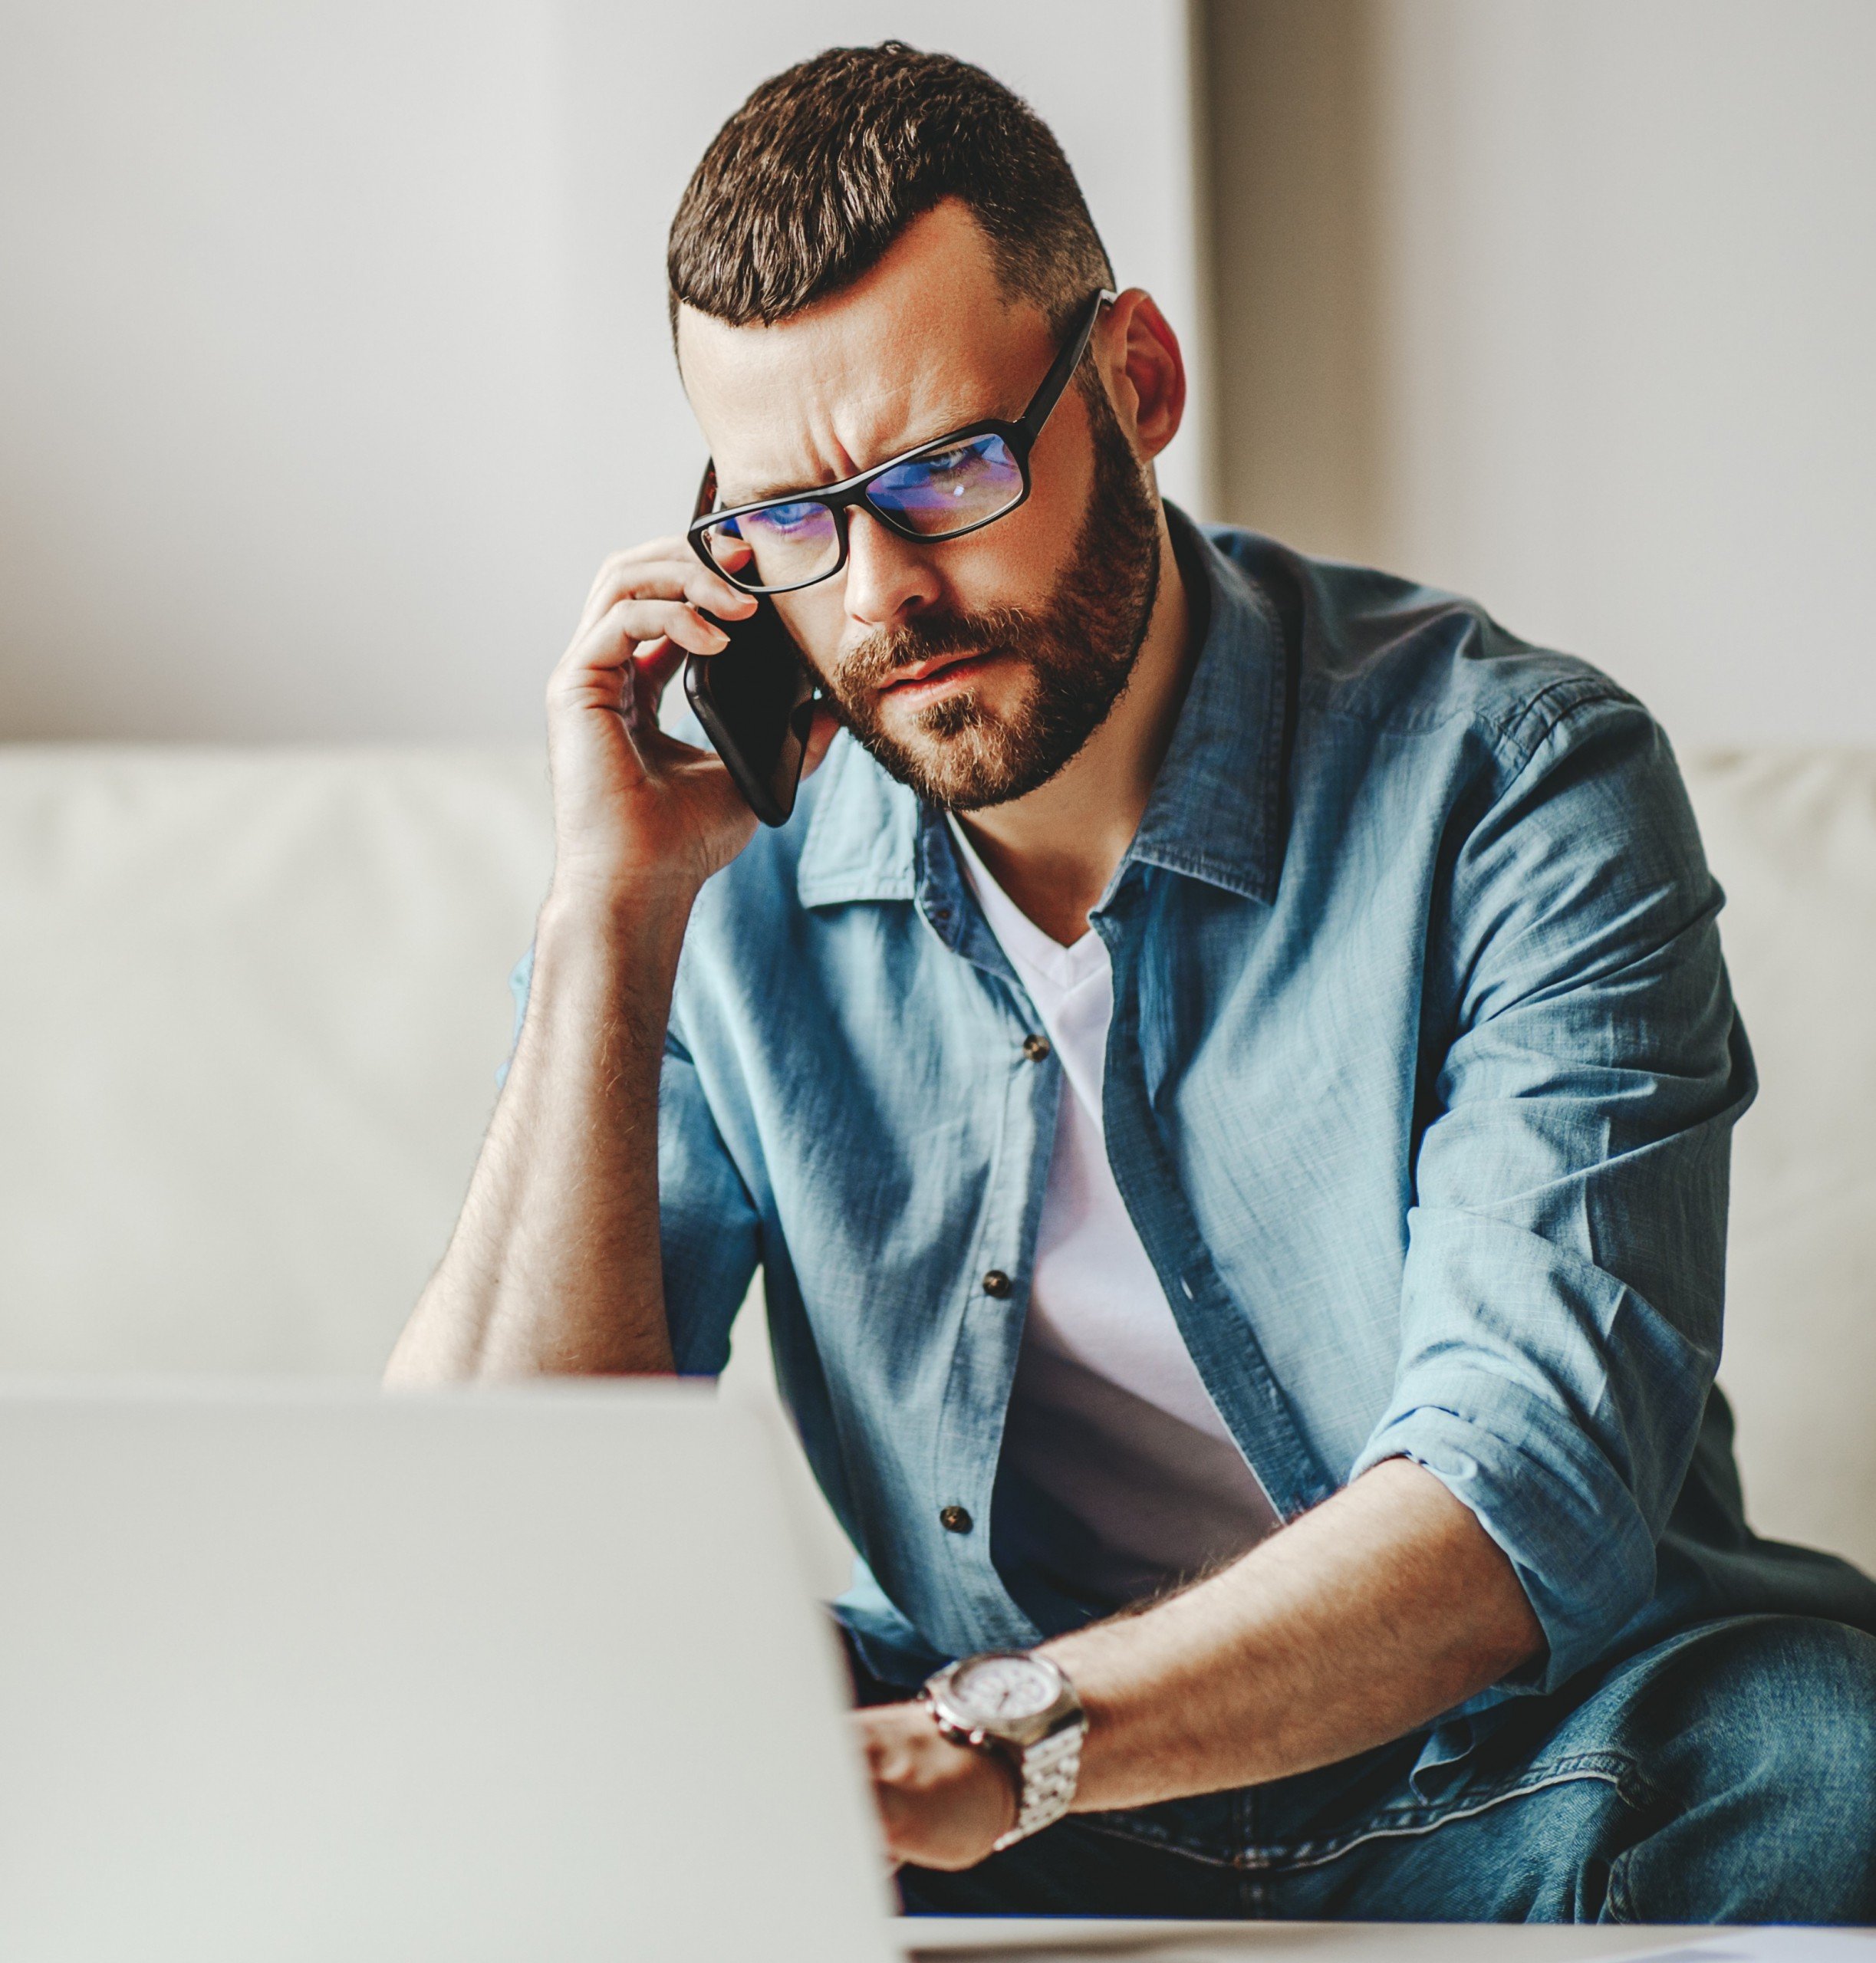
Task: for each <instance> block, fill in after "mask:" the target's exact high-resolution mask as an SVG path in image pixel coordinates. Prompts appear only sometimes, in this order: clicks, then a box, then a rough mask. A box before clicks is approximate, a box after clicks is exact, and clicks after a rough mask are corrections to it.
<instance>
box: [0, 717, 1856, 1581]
mask: <svg viewBox="0 0 1876 1963" xmlns="http://www.w3.org/2000/svg"><path fill="white" fill-rule="evenodd" d="M1688 775H1689V779H1690V784H1691V786H1692V788H1693V794H1694V798H1695V801H1696V803H1697V806H1698V807H1699V809H1700V815H1701V819H1702V822H1703V825H1704V827H1705V830H1706V835H1707V844H1708V849H1709V853H1710V857H1711V858H1712V860H1713V863H1714V865H1715V866H1716V868H1717V870H1718V871H1719V873H1720V877H1721V879H1722V880H1723V882H1724V883H1726V886H1727V888H1728V889H1729V892H1730V895H1731V904H1730V907H1729V909H1728V911H1727V912H1726V916H1725V922H1724V933H1725V939H1726V947H1727V951H1728V954H1729V956H1730V960H1731V962H1732V966H1733V976H1734V980H1735V982H1736V987H1737V990H1738V993H1739V998H1740V1001H1741V1002H1742V1003H1743V1006H1744V1009H1745V1012H1746V1019H1747V1024H1748V1027H1749V1029H1750V1031H1751V1033H1752V1036H1753V1041H1754V1044H1755V1045H1756V1049H1757V1051H1758V1055H1759V1064H1760V1068H1761V1071H1762V1076H1763V1078H1764V1089H1763V1091H1762V1095H1761V1097H1760V1100H1759V1104H1758V1106H1757V1107H1756V1109H1755V1110H1754V1111H1753V1113H1751V1115H1750V1116H1749V1117H1748V1118H1747V1120H1746V1123H1745V1124H1744V1125H1743V1127H1742V1128H1741V1129H1740V1131H1739V1134H1738V1139H1737V1145H1736V1154H1735V1160H1734V1165H1735V1179H1734V1205H1733V1245H1732V1300H1731V1310H1730V1333H1729V1339H1728V1346H1727V1351H1726V1359H1725V1362H1724V1364H1723V1369H1722V1373H1721V1375H1722V1380H1723V1382H1724V1383H1726V1386H1727V1387H1728V1389H1729V1390H1730V1393H1731V1394H1732V1396H1733V1399H1734V1400H1735V1402H1736V1406H1737V1408H1738V1410H1739V1420H1740V1448H1741V1455H1742V1458H1743V1464H1744V1468H1745V1475H1746V1491H1747V1498H1748V1503H1749V1510H1750V1511H1751V1514H1752V1516H1753V1520H1754V1522H1755V1524H1756V1525H1758V1526H1759V1528H1760V1530H1761V1531H1764V1532H1769V1533H1776V1534H1782V1535H1785V1536H1786V1537H1794V1538H1799V1539H1803V1540H1810V1541H1812V1542H1813V1543H1814V1544H1820V1545H1825V1546H1828V1547H1832V1548H1835V1549H1836V1550H1839V1551H1841V1552H1844V1553H1847V1554H1851V1555H1852V1556H1854V1557H1856V1558H1858V1559H1859V1560H1861V1561H1862V1562H1864V1563H1865V1564H1868V1565H1872V1566H1876V1028H1873V1027H1872V1014H1871V1011H1872V1009H1873V1008H1876V988H1872V986H1871V970H1872V968H1873V967H1876V755H1866V754H1855V753H1849V752H1844V753H1835V754H1832V753H1809V754H1772V753H1769V752H1768V753H1762V754H1739V755H1713V756H1700V757H1695V758H1691V759H1690V760H1689V761H1688ZM547 872H548V829H547V804H546V789H545V779H544V774H543V770H542V766H541V761H540V758H539V757H538V754H536V753H535V752H533V751H523V752H519V753H516V752H511V751H492V752H489V751H484V752H444V751H400V750H390V749H386V750H363V749H360V750H349V751H311V750H298V749H254V750H239V751H232V750H219V751H218V750H197V749H179V748H120V747H91V746H64V745H30V746H29V745H13V746H10V747H9V746H0V1032H3V1037H0V1040H4V1041H5V1045H6V1048H5V1058H6V1062H5V1068H4V1074H3V1075H0V1370H7V1371H15V1372H32V1373H72V1372H79V1373H91V1372H104V1371H110V1372H120V1371H138V1372H150V1371H162V1372H170V1373H228V1372H243V1373H256V1372H268V1373H283V1372H287V1373H310V1374H315V1375H324V1376H354V1377H363V1376H374V1375H375V1374H376V1373H377V1370H378V1369H379V1368H380V1365H381V1363H382V1361H383V1357H384V1355H385V1353H386V1352H387V1350H388V1348H389V1347H390V1343H391V1341H392V1340H393V1337H394V1336H395V1334H396V1333H397V1329H398V1327H399V1326H400V1323H401V1322H402V1320H403V1317H404V1314H405V1313H406V1310H407V1308H408V1307H409V1305H410V1301H411V1300H412V1299H413V1297H414V1296H415V1294H416V1291H417V1290H418V1289H419V1288H420V1287H421V1285H422V1284H423V1280H424V1277H425V1276H426V1274H427V1273H428V1271H429V1270H430V1267H431V1265H432V1264H433V1262H434V1261H435V1260H436V1257H437V1255H438V1254H439V1252H440V1251H441V1250H442V1248H443V1243H444V1241H445V1240H446V1237H447V1235H448V1233H449V1226H450V1223H451V1221H452V1219H453V1217H454V1215H455V1212H456V1207H457V1205H458V1202H459V1199H460V1198H461V1195H462V1189H463V1185H464V1183H465V1182H466V1179H467V1178H468V1175H469V1167H470V1165H471V1162H472V1159H473V1158H474V1156H475V1152H476V1143H477V1141H478V1139H479V1136H480V1135H481V1132H482V1125H483V1123H484V1121H485V1118H486V1116H487V1114H488V1111H489V1106H490V1105H491V1103H492V1101H493V1097H494V1090H495V1070H496V1068H497V1067H498V1065H499V1063H500V1061H501V1060H502V1057H503V1055H504V1054H505V1051H506V1047H507V1044H508V1031H509V1019H510V1005H509V1000H508V992H507V989H506V987H505V978H506V976H507V974H508V969H509V968H510V966H511V965H512V962H514V960H515V958H516V956H517V955H519V954H520V952H522V949H524V948H525V946H526V945H527V943H528V936H529V932H530V929H531V924H532V918H533V914H534V909H535V905H536V903H537V901H538V896H539V895H540V893H541V889H542V886H543V884H544V883H545V878H546V876H547ZM752 1335H753V1336H754V1337H755V1340H754V1341H753V1342H752V1341H751V1340H749V1338H750V1337H751V1336H752ZM761 1355H762V1351H761V1344H760V1330H759V1326H758V1324H757V1321H756V1318H755V1317H746V1318H745V1328H744V1330H743V1340H742V1341H740V1342H739V1360H738V1363H737V1364H736V1366H734V1368H733V1369H732V1381H733V1380H734V1379H736V1378H737V1377H740V1378H741V1379H742V1383H743V1385H744V1390H743V1393H742V1394H745V1395H746V1394H761V1392H762V1382H763V1379H764V1377H765V1372H764V1370H763V1369H762V1365H761ZM752 1358H753V1361H752ZM801 1478H802V1479H803V1480H804V1481H805V1473H804V1474H803V1475H801ZM841 1554H842V1550H841V1545H840V1544H839V1540H838V1533H837V1531H835V1530H834V1529H833V1528H832V1527H831V1522H829V1523H825V1524H824V1526H823V1527H822V1528H821V1540H820V1543H819V1546H818V1557H817V1558H818V1570H819V1572H818V1577H817V1578H818V1579H819V1580H821V1581H822V1582H823V1583H824V1584H825V1585H827V1586H829V1587H831V1586H834V1585H835V1584H837V1583H838V1582H839V1581H840V1580H841V1578H842V1576H841V1568H842V1565H843V1563H842V1559H841Z"/></svg>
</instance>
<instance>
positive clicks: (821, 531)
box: [690, 290, 1115, 593]
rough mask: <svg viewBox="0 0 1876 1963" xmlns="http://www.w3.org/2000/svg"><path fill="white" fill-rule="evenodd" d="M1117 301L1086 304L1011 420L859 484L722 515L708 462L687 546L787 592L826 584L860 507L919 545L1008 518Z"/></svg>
mask: <svg viewBox="0 0 1876 1963" xmlns="http://www.w3.org/2000/svg"><path fill="white" fill-rule="evenodd" d="M1114 298H1115V296H1114V294H1111V293H1109V292H1107V291H1105V290H1103V291H1101V292H1099V293H1097V294H1094V297H1093V298H1091V300H1090V301H1088V306H1087V307H1086V309H1085V310H1084V312H1083V313H1082V314H1081V318H1080V319H1079V320H1078V321H1077V323H1076V324H1075V331H1074V332H1073V333H1072V334H1070V335H1069V337H1068V339H1067V340H1065V341H1064V342H1063V343H1062V344H1061V351H1060V352H1059V353H1058V354H1057V355H1056V357H1055V364H1054V366H1053V367H1051V368H1050V370H1049V371H1048V373H1047V374H1046V375H1045V376H1043V377H1042V386H1041V387H1040V388H1039V389H1038V390H1036V392H1035V395H1034V396H1032V397H1031V398H1030V402H1029V407H1028V408H1027V409H1025V410H1024V411H1023V413H1022V415H1020V416H1018V417H1017V419H1016V420H1015V422H1014V423H1005V422H1002V421H1001V420H1000V419H998V418H996V417H994V416H991V417H986V419H985V420H984V421H982V422H981V423H969V424H968V425H966V427H965V428H963V429H954V430H953V431H952V432H951V433H950V435H949V436H939V437H936V438H934V439H933V440H932V441H931V442H929V443H921V444H920V445H919V446H918V447H917V449H911V450H907V451H906V452H904V454H903V455H900V456H896V457H888V458H887V460H886V461H885V462H884V463H876V464H875V465H874V466H873V468H872V469H871V470H863V471H862V472H861V473H860V474H859V475H858V476H857V477H849V478H843V479H842V481H841V482H840V483H838V484H827V485H820V486H818V488H815V490H813V491H795V492H788V494H787V495H785V496H783V497H780V498H759V499H757V500H756V501H755V502H754V503H753V504H749V505H736V507H734V508H732V509H731V510H729V511H716V510H713V508H712V507H713V505H715V504H716V464H715V463H714V462H712V463H711V464H710V465H708V466H707V468H706V469H705V471H704V473H703V485H702V488H700V489H699V491H698V493H697V509H696V516H695V517H694V518H693V519H692V520H691V521H690V544H691V549H692V550H693V551H695V552H696V554H697V555H698V557H699V558H701V559H702V560H703V562H704V564H706V565H707V566H709V567H710V568H711V569H712V570H713V571H716V572H719V573H721V574H722V576H723V577H724V578H725V579H726V580H729V583H730V584H731V585H732V586H737V587H741V588H742V590H743V591H744V592H745V593H792V592H794V591H795V589H796V588H797V587H804V586H813V585H814V584H815V583H816V582H817V581H818V580H825V579H831V578H832V577H834V574H836V573H838V571H839V570H841V567H843V566H844V565H845V564H846V563H847V513H848V511H851V509H852V508H853V507H854V505H864V507H865V508H866V510H867V513H868V514H869V515H871V517H874V518H877V519H878V520H879V521H880V524H883V525H884V526H886V527H887V529H888V530H890V531H896V532H897V533H898V534H899V535H900V538H915V539H917V540H918V541H920V543H921V544H933V543H934V542H935V541H937V540H939V539H943V538H963V536H964V534H965V533H966V532H967V531H976V530H977V529H978V528H979V527H980V526H982V525H986V524H994V523H995V522H996V520H997V519H999V518H1006V517H1007V516H1008V515H1009V514H1010V513H1011V512H1012V511H1014V510H1015V508H1016V507H1017V506H1018V505H1020V504H1021V503H1022V501H1023V500H1024V499H1025V498H1027V497H1028V496H1029V452H1031V450H1032V449H1034V448H1035V441H1036V439H1037V438H1038V436H1041V435H1042V426H1043V425H1044V424H1045V423H1047V422H1048V419H1049V416H1050V413H1051V412H1052V410H1053V409H1054V408H1055V405H1056V403H1058V402H1059V401H1060V400H1061V396H1062V391H1063V390H1065V389H1066V388H1067V387H1068V378H1069V377H1070V376H1071V375H1073V374H1074V373H1075V370H1076V368H1077V367H1079V366H1080V364H1081V357H1082V355H1083V354H1084V353H1085V352H1086V351H1087V348H1088V338H1089V337H1090V336H1091V334H1093V333H1094V323H1095V322H1096V321H1098V319H1099V318H1100V317H1101V308H1102V307H1105V306H1107V304H1109V303H1110V302H1111V301H1113V300H1114Z"/></svg>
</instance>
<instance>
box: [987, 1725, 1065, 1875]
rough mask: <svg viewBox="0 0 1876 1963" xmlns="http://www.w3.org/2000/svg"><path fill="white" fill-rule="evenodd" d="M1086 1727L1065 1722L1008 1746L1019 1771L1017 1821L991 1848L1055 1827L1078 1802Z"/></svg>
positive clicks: (998, 1849) (999, 1848)
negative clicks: (1048, 1732)
mask: <svg viewBox="0 0 1876 1963" xmlns="http://www.w3.org/2000/svg"><path fill="white" fill-rule="evenodd" d="M1085 1734H1086V1727H1085V1725H1081V1724H1074V1725H1067V1726H1065V1728H1063V1729H1062V1730H1061V1731H1057V1732H1055V1733H1054V1734H1052V1735H1051V1736H1050V1737H1048V1738H1038V1740H1037V1741H1036V1742H1035V1744H1032V1745H1029V1746H1027V1747H1025V1748H1024V1749H1023V1750H1022V1751H1015V1750H1014V1749H1013V1748H1009V1747H1007V1746H1006V1747H1005V1748H1004V1749H1005V1751H1008V1752H1009V1755H1010V1757H1011V1758H1012V1760H1013V1761H1014V1762H1015V1771H1017V1773H1018V1774H1019V1789H1018V1796H1017V1802H1016V1820H1015V1825H1014V1826H1012V1827H1011V1828H1010V1829H1009V1831H1008V1832H1007V1833H1001V1834H999V1836H997V1838H996V1840H994V1841H992V1843H991V1846H990V1851H991V1853H993V1854H1000V1853H1002V1851H1003V1850H1004V1849H1005V1847H1013V1846H1015V1844H1016V1843H1017V1842H1018V1841H1019V1840H1028V1839H1029V1836H1030V1835H1031V1834H1032V1833H1041V1832H1042V1829H1043V1828H1044V1827H1053V1826H1054V1825H1055V1822H1056V1821H1057V1820H1060V1819H1061V1817H1062V1816H1063V1814H1064V1813H1066V1812H1067V1811H1068V1809H1069V1807H1071V1806H1072V1805H1073V1804H1075V1786H1076V1784H1077V1782H1078V1781H1079V1779H1080V1777H1081V1740H1082V1738H1083V1737H1084V1735H1085Z"/></svg>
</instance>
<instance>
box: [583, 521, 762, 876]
mask: <svg viewBox="0 0 1876 1963" xmlns="http://www.w3.org/2000/svg"><path fill="white" fill-rule="evenodd" d="M756 607H757V603H756V602H755V600H754V599H752V597H750V596H749V595H747V594H742V593H740V592H739V591H738V590H736V587H732V585H731V584H729V581H727V580H724V579H722V578H720V577H718V576H717V575H716V574H713V573H712V572H711V571H710V570H709V569H708V568H707V567H705V566H703V564H701V563H700V562H699V561H698V560H697V559H696V557H695V555H694V554H692V553H691V552H690V551H689V550H688V549H687V547H686V545H685V543H684V541H683V540H682V539H674V538H666V539H657V540H653V541H650V543H648V544H644V545H641V546H638V547H634V548H633V549H631V550H630V551H625V552H620V553H617V554H614V555H613V557H611V558H610V559H608V560H607V561H606V563H605V564H604V565H603V566H602V567H601V568H600V571H599V575H598V577H597V578H596V579H595V580H594V583H593V586H592V589H591V591H590V592H589V593H588V594H587V600H586V604H585V607H584V609H583V610H582V611H581V617H580V623H579V625H578V628H577V629H576V630H575V631H574V636H573V640H572V641H571V644H570V645H569V646H568V649H567V652H566V653H565V654H564V655H563V656H561V660H560V662H559V663H558V665H557V666H556V667H555V670H554V672H553V676H552V677H551V679H550V681H549V682H548V691H547V712H548V757H549V761H550V764H551V770H552V774H553V781H554V814H555V884H556V886H565V885H568V884H571V883H577V884H579V885H581V886H594V885H596V886H600V887H602V888H607V889H617V888H619V887H620V886H641V887H642V886H647V885H650V886H660V885H663V884H666V883H676V884H677V885H679V886H686V885H687V886H690V887H691V888H692V889H694V888H695V886H697V885H700V884H701V883H703V880H705V879H706V878H708V877H709V874H710V873H713V872H714V871H716V869H717V867H718V866H721V865H723V864H725V863H727V862H728V861H729V860H730V859H732V858H733V857H735V856H736V853H738V852H739V851H740V850H742V847H743V846H744V845H745V844H746V843H748V842H749V837H750V835H751V834H752V832H753V830H754V829H755V823H754V819H753V817H752V814H751V812H750V811H749V807H748V804H747V803H746V802H745V800H744V799H743V797H742V795H741V794H739V791H738V790H737V788H736V784H735V783H734V781H733V780H732V778H731V776H730V774H729V771H727V770H726V769H725V768H724V767H723V765H722V764H721V763H720V762H719V760H718V759H717V758H715V757H713V756H712V755H709V752H708V751H703V750H699V749H697V748H693V746H692V745H689V744H685V743H680V742H677V741H674V740H673V738H670V737H669V736H667V735H665V734H664V733H663V731H662V730H660V728H658V725H657V705H658V700H659V698H660V695H662V693H663V690H664V688H665V686H666V684H667V683H668V682H669V681H670V678H671V676H673V674H675V673H676V670H677V669H678V667H679V666H680V665H681V664H682V663H683V662H684V661H685V660H686V659H687V658H689V657H690V656H693V655H694V656H699V657H701V658H703V659H708V658H709V657H710V656H714V655H716V654H718V653H721V652H722V651H723V650H724V649H726V648H727V647H728V646H729V644H730V636H729V632H726V628H728V629H729V630H732V631H733V630H734V628H735V626H736V623H738V622H739V620H743V619H745V618H747V617H749V616H751V615H752V614H753V613H755V610H756ZM710 616H715V618H711V617H710ZM719 623H722V624H719Z"/></svg>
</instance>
